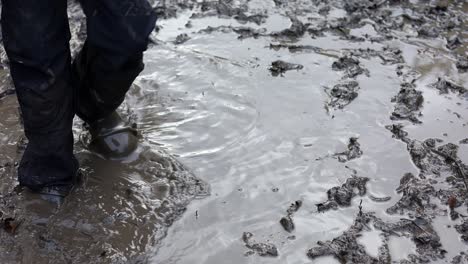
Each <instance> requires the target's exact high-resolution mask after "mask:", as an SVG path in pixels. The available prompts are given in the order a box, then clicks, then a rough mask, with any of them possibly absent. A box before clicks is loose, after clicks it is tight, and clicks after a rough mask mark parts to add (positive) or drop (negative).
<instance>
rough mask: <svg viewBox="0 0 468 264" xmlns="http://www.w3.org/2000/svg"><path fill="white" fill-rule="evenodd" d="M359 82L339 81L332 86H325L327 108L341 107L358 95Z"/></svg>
mask: <svg viewBox="0 0 468 264" xmlns="http://www.w3.org/2000/svg"><path fill="white" fill-rule="evenodd" d="M359 89H360V88H359V83H358V82H356V81H354V80H353V81H345V82H343V83H339V84H337V85H335V86H333V88H331V89H330V88H328V87H326V88H325V92H326V93H327V94H328V96H329V97H330V100H329V102H328V103H327V109H328V108H333V109H343V108H344V107H345V106H347V105H349V104H350V103H351V102H352V101H353V100H354V99H356V98H357V97H358V92H357V91H358V90H359Z"/></svg>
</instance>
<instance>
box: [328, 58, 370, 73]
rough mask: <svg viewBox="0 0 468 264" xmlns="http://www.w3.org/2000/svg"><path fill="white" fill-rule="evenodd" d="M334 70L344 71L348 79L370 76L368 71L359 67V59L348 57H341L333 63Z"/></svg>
mask: <svg viewBox="0 0 468 264" xmlns="http://www.w3.org/2000/svg"><path fill="white" fill-rule="evenodd" d="M332 69H333V70H334V71H344V72H345V77H347V78H356V77H357V76H358V75H361V74H367V75H368V71H367V70H365V69H364V68H362V67H361V66H360V65H359V60H358V59H355V58H352V57H348V56H344V57H340V58H339V59H338V60H337V61H335V62H333V64H332Z"/></svg>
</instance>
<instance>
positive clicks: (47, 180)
mask: <svg viewBox="0 0 468 264" xmlns="http://www.w3.org/2000/svg"><path fill="white" fill-rule="evenodd" d="M1 2H2V18H1V22H2V24H1V25H2V34H3V44H4V47H5V50H6V52H7V55H8V58H9V61H10V71H11V76H12V78H13V82H14V85H15V88H16V93H17V96H18V101H19V104H20V109H21V114H22V118H23V121H24V130H25V134H26V137H27V138H28V141H29V143H28V146H27V148H26V150H25V152H24V155H23V158H22V160H21V162H20V165H19V169H18V178H19V182H20V185H23V186H27V187H30V188H31V189H38V188H41V187H46V186H52V185H68V184H71V183H72V182H73V181H74V177H75V175H76V172H77V170H78V162H77V160H76V158H75V157H74V155H73V134H72V120H73V117H74V115H75V114H77V115H78V116H79V117H80V118H82V119H83V120H84V121H86V122H92V121H94V120H96V119H99V118H102V117H105V116H106V115H108V114H109V113H111V112H113V111H114V110H115V109H116V108H117V107H118V106H119V105H120V104H121V103H122V102H123V100H124V97H125V93H126V92H127V91H128V89H129V87H130V86H131V84H132V82H133V81H134V79H135V78H136V77H137V75H138V74H139V73H140V72H141V71H142V70H143V62H142V56H143V51H144V50H145V49H146V47H147V44H148V36H149V34H150V33H151V32H152V30H153V29H154V26H155V23H156V17H155V14H154V12H153V11H152V8H151V6H150V5H149V4H148V3H147V2H146V0H81V1H80V2H81V5H82V7H83V10H84V13H85V14H86V17H87V23H86V24H87V40H86V44H85V46H84V48H83V50H82V51H81V52H80V54H79V55H78V57H77V58H76V59H75V61H74V62H73V63H72V61H71V56H70V48H69V40H70V31H69V26H68V18H67V0H2V1H1Z"/></svg>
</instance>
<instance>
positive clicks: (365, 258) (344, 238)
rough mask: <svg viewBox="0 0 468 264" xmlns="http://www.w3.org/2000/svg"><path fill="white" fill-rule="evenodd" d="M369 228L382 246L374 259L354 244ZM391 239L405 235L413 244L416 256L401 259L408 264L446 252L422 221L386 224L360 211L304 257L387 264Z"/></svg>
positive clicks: (428, 226)
mask: <svg viewBox="0 0 468 264" xmlns="http://www.w3.org/2000/svg"><path fill="white" fill-rule="evenodd" d="M371 225H373V227H374V228H375V229H377V230H379V231H381V232H382V233H381V234H380V238H381V239H382V245H381V246H380V247H379V249H378V257H373V256H370V255H368V253H367V252H366V250H365V248H364V246H362V245H361V244H359V243H358V241H357V238H358V237H360V236H361V234H362V231H365V230H372V229H371ZM391 236H407V237H410V238H411V239H412V241H413V242H414V243H415V245H416V252H417V253H418V255H415V254H410V255H409V256H408V260H405V261H406V262H408V263H426V262H429V261H430V260H437V259H442V258H443V257H444V255H445V253H446V251H445V250H444V249H442V248H441V244H440V238H439V236H438V235H437V233H436V232H435V231H434V229H433V227H432V226H431V224H430V223H429V222H428V221H427V220H425V219H423V218H417V219H415V220H409V219H401V220H400V221H398V222H395V223H388V222H384V221H383V220H381V219H380V218H378V217H376V216H375V215H374V214H372V213H362V212H360V213H359V214H358V216H357V217H356V219H355V220H354V223H353V225H352V226H351V227H350V228H349V229H348V230H346V231H345V232H343V234H341V235H340V236H338V237H336V238H334V239H333V240H331V241H325V242H323V241H319V242H317V244H318V246H316V247H313V248H311V249H309V251H308V252H307V256H308V257H309V258H311V259H315V258H318V257H321V256H334V257H335V258H336V259H338V260H339V261H340V262H341V263H378V264H380V263H382V264H384V263H390V262H391V256H390V250H389V245H388V244H389V239H390V237H391ZM406 262H405V263H406Z"/></svg>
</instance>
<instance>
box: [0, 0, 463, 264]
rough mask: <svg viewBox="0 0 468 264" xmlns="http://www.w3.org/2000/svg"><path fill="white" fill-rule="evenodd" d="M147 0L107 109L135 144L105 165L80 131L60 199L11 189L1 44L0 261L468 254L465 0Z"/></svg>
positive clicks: (425, 258) (13, 155) (79, 25)
mask: <svg viewBox="0 0 468 264" xmlns="http://www.w3.org/2000/svg"><path fill="white" fill-rule="evenodd" d="M150 2H151V4H152V5H153V7H154V10H155V11H156V12H157V13H158V15H159V18H160V20H159V22H158V24H157V30H156V31H155V32H154V34H153V35H152V36H151V45H150V47H149V50H148V52H147V53H146V54H145V60H146V65H147V66H146V67H147V68H146V70H145V72H144V73H143V74H142V76H141V77H140V78H139V79H138V80H137V84H139V86H136V87H135V88H133V89H132V90H131V92H130V94H129V96H128V98H127V103H126V105H124V106H123V107H122V109H121V110H122V111H123V112H124V113H125V115H126V116H128V118H130V119H132V120H133V121H135V122H136V123H137V124H138V125H139V126H140V127H141V130H142V131H143V137H142V147H141V149H140V150H139V152H138V155H135V157H133V158H132V159H131V160H129V161H127V162H124V163H122V162H116V161H103V160H100V159H99V158H97V157H95V156H93V155H92V154H91V153H89V152H88V151H86V149H85V148H84V147H83V146H82V145H81V143H80V142H79V141H78V140H77V142H76V149H77V156H78V158H79V159H80V161H81V164H82V168H81V171H80V173H81V175H82V183H81V184H80V185H79V186H77V188H76V189H75V190H74V192H73V193H72V195H71V196H70V197H69V198H67V200H66V201H65V203H64V204H63V205H62V206H60V207H57V206H56V205H54V204H50V203H47V202H45V201H43V200H41V199H39V198H38V197H35V195H34V194H32V193H29V192H28V191H27V190H22V189H20V188H18V187H17V182H16V167H17V164H18V161H19V158H20V156H21V153H22V150H23V149H24V146H25V143H26V140H25V138H24V136H23V133H22V129H21V123H20V118H19V114H18V109H17V103H16V98H15V95H14V89H12V84H11V81H10V78H9V75H8V61H7V59H6V57H5V54H4V52H1V53H0V54H1V56H0V68H1V69H0V113H2V117H3V118H2V120H0V128H1V129H0V140H1V141H2V144H1V146H0V150H1V151H0V176H1V177H0V198H1V201H0V242H1V243H0V259H1V261H0V262H2V263H3V262H5V263H18V262H23V263H31V262H35V263H165V264H173V263H177V264H180V263H184V264H185V263H207V264H218V263H307V262H310V261H324V262H325V263H468V255H467V254H466V251H467V249H468V246H467V245H468V222H467V217H468V166H467V162H468V159H467V157H468V155H467V150H468V149H467V144H468V138H467V135H468V130H467V129H468V122H467V120H466V119H465V118H466V117H468V112H467V108H466V103H467V99H468V93H467V88H468V87H467V85H468V79H467V78H468V75H467V72H468V54H467V46H466V41H467V39H468V31H467V26H466V25H467V19H468V15H467V14H468V4H467V3H466V1H461V0H451V1H442V0H441V1H439V0H433V1H408V0H381V1H368V0H351V1H341V0H307V1H306V0H271V1H257V0H239V1H231V0H216V1H191V0H184V1H175V0H174V1H155V0H152V1H150ZM69 17H70V28H71V32H72V40H71V42H70V47H71V50H72V53H73V54H76V52H77V51H78V50H79V47H80V46H81V45H82V42H83V40H84V39H85V37H86V22H85V20H84V15H83V13H82V12H81V11H80V8H79V5H78V4H76V3H74V2H70V3H69ZM74 130H75V135H76V138H77V139H78V138H79V137H80V135H82V134H83V133H84V132H83V131H82V129H81V124H80V122H79V121H78V120H77V122H76V124H75V127H74ZM326 153H329V154H328V155H327V154H326ZM324 155H325V156H324ZM315 157H320V158H315ZM182 163H184V164H186V163H187V164H188V166H184V165H182ZM350 172H351V173H350ZM200 179H204V180H205V181H202V180H200ZM209 185H211V187H212V189H213V190H212V191H211V194H212V195H211V196H209V197H207V196H208V194H209V193H210V191H209V189H210V188H209V187H208V186H209ZM202 197H205V198H206V199H203V200H202V201H197V202H194V200H195V199H197V198H202ZM291 201H294V202H293V203H291V205H290V207H289V208H285V207H286V206H285V205H287V204H288V203H290V202H291ZM184 212H185V213H184ZM178 219H179V221H176V220H178ZM368 233H373V234H376V235H375V237H376V238H375V241H371V242H370V243H369V242H368V243H364V242H362V240H361V238H362V237H363V236H365V235H366V234H368ZM70 238H73V239H70ZM394 241H400V242H401V241H406V242H401V243H403V244H402V245H407V246H402V248H399V249H400V250H395V249H394V248H395V247H397V249H398V243H400V242H394ZM395 243H396V244H397V245H396V246H395ZM405 243H407V244H405ZM370 244H372V245H370ZM372 246H374V247H375V250H374V252H371V251H372V250H371V248H372ZM405 250H406V251H405ZM400 251H405V252H400ZM333 261H334V262H333Z"/></svg>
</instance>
